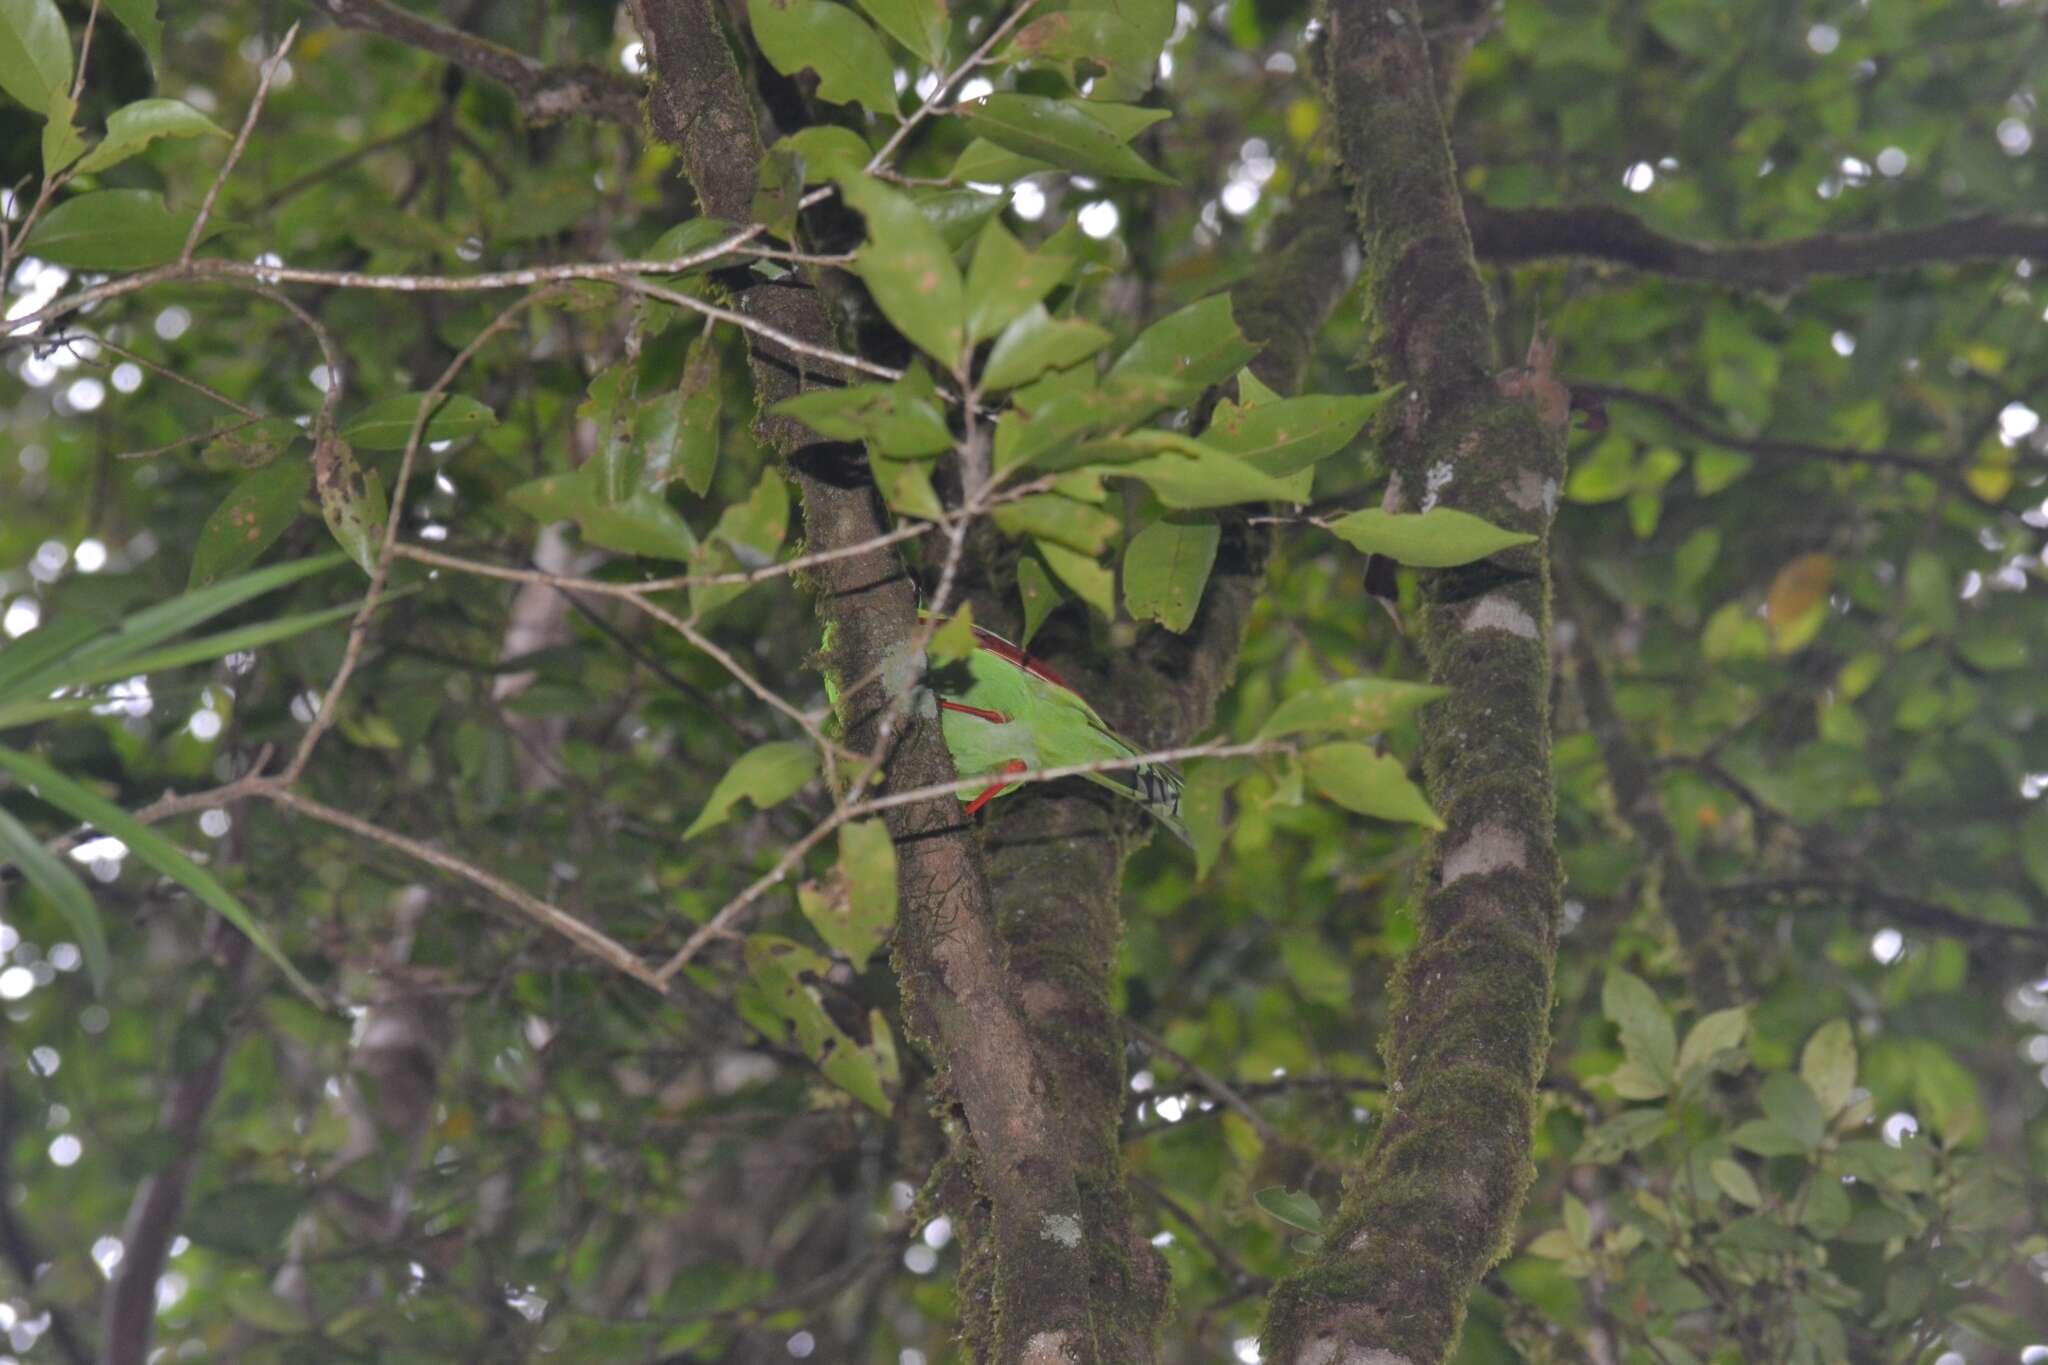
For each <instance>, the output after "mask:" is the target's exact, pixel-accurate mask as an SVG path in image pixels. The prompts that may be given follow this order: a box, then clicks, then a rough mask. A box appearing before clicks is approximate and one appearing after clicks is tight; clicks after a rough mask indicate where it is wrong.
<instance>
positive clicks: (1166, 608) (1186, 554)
mask: <svg viewBox="0 0 2048 1365" xmlns="http://www.w3.org/2000/svg"><path fill="white" fill-rule="evenodd" d="M1222 539H1223V530H1222V528H1221V527H1220V526H1218V525H1217V524H1216V521H1215V519H1214V518H1213V517H1203V516H1194V515H1182V516H1171V517H1162V518H1160V519H1159V520H1158V521H1155V522H1153V523H1152V524H1151V525H1150V526H1147V527H1146V528H1145V529H1144V530H1142V531H1140V532H1138V534H1137V535H1135V536H1133V537H1131V543H1130V545H1129V546H1127V547H1126V548H1125V550H1124V575H1123V577H1124V604H1125V605H1126V606H1128V607H1129V608H1130V611H1131V615H1132V616H1135V617H1138V618H1139V619H1141V620H1149V621H1157V622H1158V623H1159V624H1160V625H1162V626H1165V627H1166V628H1167V629H1168V630H1170V631H1173V632H1175V633H1176V634H1178V633H1180V632H1183V631H1185V630H1186V629H1187V628H1188V627H1189V626H1191V625H1193V624H1194V620H1195V611H1196V609H1197V608H1198V607H1200V606H1201V604H1202V590H1203V589H1204V588H1205V587H1207V586H1208V583H1209V571H1210V570H1211V569H1212V568H1214V567H1215V565H1216V547H1217V546H1218V545H1219V544H1220V543H1221V542H1222Z"/></svg>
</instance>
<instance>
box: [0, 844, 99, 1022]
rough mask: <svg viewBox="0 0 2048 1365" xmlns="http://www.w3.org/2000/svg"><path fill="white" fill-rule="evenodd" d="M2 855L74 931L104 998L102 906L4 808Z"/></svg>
mask: <svg viewBox="0 0 2048 1365" xmlns="http://www.w3.org/2000/svg"><path fill="white" fill-rule="evenodd" d="M0 856H4V857H5V858H6V859H7V860H8V861H10V862H12V863H13V864H14V865H15V866H16V867H18V868H20V869H21V874H22V876H24V877H25V878H27V879H28V884H29V885H30V886H33V887H34V888H35V889H36V890H38V891H40V892H42V893H43V895H45V896H47V897H48V898H49V900H50V903H51V904H52V905H54V906H56V907H57V913H58V914H60V915H62V916H63V917H64V923H65V924H66V925H68V926H69V927H70V929H71V936H72V937H73V938H75V939H77V940H78V951H79V953H80V955H81V956H83V957H84V958H85V969H86V971H87V972H88V973H89V974H90V975H91V977H92V989H93V994H95V995H105V994H106V993H107V932H106V930H105V929H104V928H103V927H102V926H101V924H100V912H99V907H98V906H96V905H94V904H93V899H92V893H91V892H90V891H87V890H86V889H85V884H84V883H83V882H81V881H79V880H78V877H77V876H76V875H75V874H74V873H73V872H72V871H71V869H70V868H68V867H66V866H65V865H64V860H63V859H61V858H59V857H58V856H57V855H56V854H54V853H52V852H50V850H49V849H47V848H45V847H43V841H42V840H40V839H38V838H36V836H35V835H34V834H32V833H30V832H29V829H28V827H27V826H26V825H23V824H22V823H21V821H19V820H17V819H15V818H14V817H13V816H12V815H10V814H8V813H7V811H6V810H5V809H4V808H0Z"/></svg>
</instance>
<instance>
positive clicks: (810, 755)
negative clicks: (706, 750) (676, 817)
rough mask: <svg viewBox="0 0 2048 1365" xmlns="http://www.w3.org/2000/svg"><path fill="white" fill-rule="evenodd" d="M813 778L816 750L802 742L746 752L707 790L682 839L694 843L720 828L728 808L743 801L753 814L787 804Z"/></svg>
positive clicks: (809, 744)
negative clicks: (702, 806)
mask: <svg viewBox="0 0 2048 1365" xmlns="http://www.w3.org/2000/svg"><path fill="white" fill-rule="evenodd" d="M817 775H818V750H817V747H816V746H815V745H813V744H811V743H809V742H808V741H806V740H796V739H790V740H777V741H775V742H773V743H769V744H763V745H761V746H759V747H758V748H754V749H749V750H748V751H747V752H746V753H744V754H741V755H740V757H739V759H738V761H737V762H735V763H734V764H733V765H732V766H731V767H730V768H727V769H726V770H725V775H724V776H723V777H721V778H719V779H718V782H717V784H716V785H715V786H713V787H712V788H711V795H710V796H709V797H708V798H706V800H705V802H704V809H702V810H700V811H698V812H697V818H696V819H695V820H692V821H691V822H690V827H689V828H688V829H686V830H684V831H683V838H685V839H694V838H696V837H697V836H698V835H700V834H702V833H703V832H704V831H705V830H707V829H713V828H716V827H717V826H719V825H722V824H724V823H725V822H726V820H727V819H729V818H731V815H732V808H733V807H734V806H736V805H738V804H739V803H740V802H741V801H743V800H744V801H750V802H752V803H753V806H754V809H756V810H767V809H768V808H769V807H770V806H774V805H777V804H779V803H781V802H783V801H787V800H788V799H789V798H790V797H792V796H794V795H796V793H797V791H798V790H799V789H800V788H802V786H803V785H804V784H805V783H806V782H809V781H810V780H811V779H812V778H814V777H816V776H817Z"/></svg>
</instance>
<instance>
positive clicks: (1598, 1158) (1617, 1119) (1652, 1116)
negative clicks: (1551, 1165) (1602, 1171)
mask: <svg viewBox="0 0 2048 1365" xmlns="http://www.w3.org/2000/svg"><path fill="white" fill-rule="evenodd" d="M1670 1126H1671V1117H1670V1115H1668V1114H1666V1113H1665V1112H1664V1110H1663V1108H1662V1107H1658V1108H1655V1109H1628V1110H1624V1111H1623V1112H1621V1113H1619V1114H1616V1115H1615V1116H1614V1117H1613V1118H1611V1119H1609V1120H1607V1121H1606V1122H1605V1123H1603V1124H1601V1125H1600V1126H1599V1127H1597V1128H1595V1129H1593V1131H1592V1132H1590V1133H1587V1134H1586V1136H1585V1138H1584V1140H1583V1141H1581V1142H1580V1143H1579V1150H1578V1151H1576V1152H1574V1153H1573V1154H1572V1161H1573V1163H1574V1164H1589V1165H1596V1166H1601V1165H1606V1164H1608V1163H1609V1162H1613V1161H1619V1160H1620V1159H1621V1158H1622V1157H1624V1156H1627V1155H1628V1154H1629V1153H1630V1152H1639V1151H1641V1150H1642V1149H1643V1148H1645V1147H1647V1146H1649V1145H1650V1144H1651V1143H1653V1142H1655V1141H1656V1140H1657V1139H1658V1138H1660V1137H1662V1136H1664V1134H1665V1132H1666V1131H1667V1130H1668V1129H1669V1128H1670Z"/></svg>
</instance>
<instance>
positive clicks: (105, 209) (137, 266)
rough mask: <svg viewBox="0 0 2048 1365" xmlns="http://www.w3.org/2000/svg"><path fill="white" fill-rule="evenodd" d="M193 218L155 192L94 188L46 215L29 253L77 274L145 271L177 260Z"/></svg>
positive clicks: (31, 237)
mask: <svg viewBox="0 0 2048 1365" xmlns="http://www.w3.org/2000/svg"><path fill="white" fill-rule="evenodd" d="M195 216H196V215H195V214H193V213H173V212H171V210H170V209H168V208H166V207H165V206H164V200H163V196H162V195H160V194H158V193H157V192H156V191H155V190H94V191H93V192H92V193H90V194H80V195H74V196H72V197H71V198H69V199H66V200H64V201H63V202H62V203H60V204H58V205H57V207H55V208H54V209H51V210H50V211H49V212H48V213H46V214H44V215H43V220H42V221H41V222H40V223H38V224H36V227H35V231H33V232H31V233H29V235H28V243H27V250H28V251H29V252H30V253H31V254H33V255H37V256H40V257H42V258H43V259H44V260H46V261H54V262H56V263H57V264H58V265H61V266H68V267H70V268H72V269H75V270H142V269H146V268H147V267H149V266H153V265H162V264H163V263H164V262H166V261H170V260H175V259H176V258H177V255H178V253H179V252H180V251H182V250H184V249H185V238H186V237H187V236H188V235H189V234H190V233H191V231H192V222H193V219H194V217H195ZM217 231H219V225H218V224H216V223H209V224H208V225H207V235H208V236H211V235H212V234H213V233H214V232H217Z"/></svg>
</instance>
